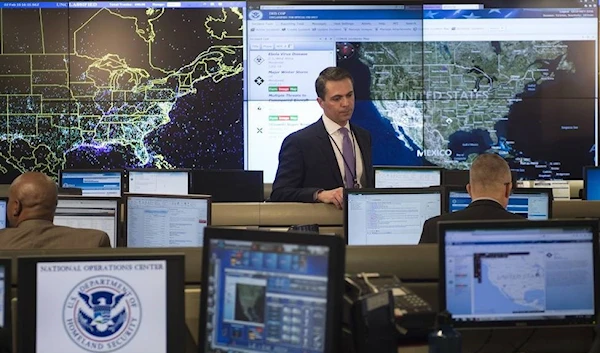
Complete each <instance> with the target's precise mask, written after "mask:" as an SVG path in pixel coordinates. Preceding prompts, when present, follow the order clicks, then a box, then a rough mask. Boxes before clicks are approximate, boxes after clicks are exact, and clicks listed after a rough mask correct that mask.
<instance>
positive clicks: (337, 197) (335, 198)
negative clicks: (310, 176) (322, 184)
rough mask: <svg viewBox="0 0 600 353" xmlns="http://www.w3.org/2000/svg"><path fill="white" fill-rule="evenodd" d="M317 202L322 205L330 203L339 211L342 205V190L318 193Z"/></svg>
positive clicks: (340, 188)
mask: <svg viewBox="0 0 600 353" xmlns="http://www.w3.org/2000/svg"><path fill="white" fill-rule="evenodd" d="M317 200H318V201H319V202H322V203H332V204H334V205H335V207H337V208H338V209H340V210H341V209H342V205H343V204H344V188H342V187H339V188H337V189H333V190H323V191H320V192H319V193H318V194H317Z"/></svg>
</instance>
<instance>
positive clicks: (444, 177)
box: [442, 168, 471, 188]
mask: <svg viewBox="0 0 600 353" xmlns="http://www.w3.org/2000/svg"><path fill="white" fill-rule="evenodd" d="M470 172H471V171H470V169H445V168H444V169H443V170H442V186H443V187H449V186H459V187H463V188H464V187H465V186H466V185H467V184H469V181H468V180H469V177H470ZM452 173H456V174H467V182H466V183H465V184H464V185H462V184H448V180H447V179H448V176H447V175H448V174H452Z"/></svg>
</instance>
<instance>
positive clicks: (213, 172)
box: [189, 169, 265, 202]
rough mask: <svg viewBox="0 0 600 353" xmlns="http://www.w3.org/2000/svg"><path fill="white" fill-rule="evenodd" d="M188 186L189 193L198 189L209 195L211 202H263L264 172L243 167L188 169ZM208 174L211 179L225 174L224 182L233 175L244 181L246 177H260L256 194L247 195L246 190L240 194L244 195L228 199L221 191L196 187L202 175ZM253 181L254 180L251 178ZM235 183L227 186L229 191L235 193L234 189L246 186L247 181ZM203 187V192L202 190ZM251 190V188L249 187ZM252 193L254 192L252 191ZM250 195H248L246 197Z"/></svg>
mask: <svg viewBox="0 0 600 353" xmlns="http://www.w3.org/2000/svg"><path fill="white" fill-rule="evenodd" d="M189 175H190V187H189V193H190V194H192V195H194V194H198V193H197V192H196V189H200V192H199V194H206V195H211V196H212V200H213V202H263V201H264V198H265V197H264V195H265V191H264V172H263V171H262V170H243V169H192V170H190V174H189ZM205 175H210V177H211V178H210V179H211V180H215V179H216V177H218V176H226V178H224V181H223V182H225V183H227V181H230V180H231V178H232V177H235V178H236V180H239V179H238V177H242V178H244V182H246V181H248V179H254V178H256V179H260V188H259V189H257V190H253V191H256V195H252V196H250V195H248V192H244V193H245V195H241V196H244V197H238V198H237V200H233V199H229V198H227V197H223V192H218V191H217V192H214V191H212V190H210V192H208V191H209V190H207V189H206V188H202V187H198V185H199V184H202V183H203V180H202V176H205ZM252 181H254V180H252ZM236 184H237V185H229V187H227V189H228V190H230V191H229V193H232V194H235V193H236V190H237V191H238V192H239V191H240V187H244V186H247V185H248V184H249V183H245V184H246V185H244V184H241V185H239V184H240V183H236ZM252 185H253V186H254V184H252ZM202 189H204V192H202ZM251 190H252V189H251ZM253 194H254V193H253ZM246 196H250V197H246Z"/></svg>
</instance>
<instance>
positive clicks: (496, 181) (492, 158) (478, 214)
mask: <svg viewBox="0 0 600 353" xmlns="http://www.w3.org/2000/svg"><path fill="white" fill-rule="evenodd" d="M511 190H512V181H511V174H510V168H509V166H508V164H507V163H506V161H505V160H504V159H503V158H502V157H500V156H498V155H497V154H495V153H488V154H482V155H480V156H479V157H477V158H476V159H475V161H473V164H472V165H471V170H470V171H469V184H467V192H468V193H469V195H471V204H469V206H467V207H466V208H465V209H463V210H460V211H456V212H452V213H446V214H443V215H441V216H436V217H433V218H430V219H428V220H427V221H425V224H423V231H422V233H421V240H420V241H419V243H437V241H438V222H440V221H472V220H473V221H474V220H497V219H523V217H522V216H520V215H517V214H514V213H511V212H508V211H507V210H506V206H507V205H508V198H509V196H510V192H511Z"/></svg>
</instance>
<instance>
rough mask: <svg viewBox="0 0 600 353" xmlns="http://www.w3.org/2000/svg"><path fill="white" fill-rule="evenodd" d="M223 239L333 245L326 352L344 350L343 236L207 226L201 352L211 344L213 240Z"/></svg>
mask: <svg viewBox="0 0 600 353" xmlns="http://www.w3.org/2000/svg"><path fill="white" fill-rule="evenodd" d="M212 239H222V240H233V241H236V240H238V241H250V242H266V243H280V244H281V243H283V244H299V245H316V246H326V247H328V248H329V260H328V265H329V269H328V270H329V271H328V275H327V278H328V280H327V321H326V332H325V337H324V339H325V344H324V349H323V352H339V351H340V350H341V339H342V338H341V333H342V326H341V324H342V305H340V300H341V298H342V296H343V291H344V267H345V258H346V250H345V246H344V242H343V240H342V239H340V238H339V237H334V236H330V235H319V234H311V233H297V232H272V231H261V230H248V229H233V228H216V227H207V228H206V229H205V231H204V247H203V249H202V278H203V280H202V285H201V290H200V324H199V325H198V327H199V334H198V349H199V352H204V350H205V348H206V344H207V339H206V320H207V309H208V305H207V304H206V303H207V302H208V297H207V296H208V292H209V291H208V285H209V281H208V278H209V277H210V274H209V271H210V268H211V266H210V254H209V252H210V250H211V248H210V240H212Z"/></svg>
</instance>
